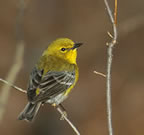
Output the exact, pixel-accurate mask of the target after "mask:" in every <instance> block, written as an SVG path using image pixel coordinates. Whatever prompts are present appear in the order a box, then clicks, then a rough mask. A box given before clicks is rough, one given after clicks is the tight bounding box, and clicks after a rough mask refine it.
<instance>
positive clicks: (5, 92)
mask: <svg viewBox="0 0 144 135" xmlns="http://www.w3.org/2000/svg"><path fill="white" fill-rule="evenodd" d="M19 2H20V3H19V5H18V10H19V11H18V15H17V16H16V41H17V48H16V54H15V59H14V62H13V63H14V64H13V66H12V67H11V69H10V71H9V73H8V75H7V78H6V80H7V81H5V80H3V79H0V81H2V82H4V83H5V84H8V82H10V83H11V85H4V86H3V87H2V90H1V93H0V123H1V122H2V119H3V115H4V112H5V109H6V105H7V102H8V98H9V95H10V86H12V87H14V86H13V85H12V84H13V83H14V82H15V80H16V77H17V75H18V73H19V71H20V69H21V67H22V64H23V55H24V41H23V38H24V37H23V31H22V22H23V15H24V7H25V3H24V0H20V1H19Z"/></svg>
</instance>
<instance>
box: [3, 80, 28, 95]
mask: <svg viewBox="0 0 144 135" xmlns="http://www.w3.org/2000/svg"><path fill="white" fill-rule="evenodd" d="M0 82H3V83H5V84H7V85H9V86H10V87H12V88H14V89H16V90H19V91H20V92H23V93H27V92H26V90H24V89H22V88H19V87H17V86H15V85H13V84H12V83H9V82H8V81H6V80H4V79H2V78H0Z"/></svg>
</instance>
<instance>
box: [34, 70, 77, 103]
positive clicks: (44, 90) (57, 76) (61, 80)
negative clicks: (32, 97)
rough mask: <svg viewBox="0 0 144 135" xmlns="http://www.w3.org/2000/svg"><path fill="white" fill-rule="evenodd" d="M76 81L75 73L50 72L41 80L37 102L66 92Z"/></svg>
mask: <svg viewBox="0 0 144 135" xmlns="http://www.w3.org/2000/svg"><path fill="white" fill-rule="evenodd" d="M74 81H75V71H62V72H56V71H49V72H48V73H47V74H46V75H44V77H43V78H42V80H41V83H40V85H39V89H40V93H39V95H38V96H37V99H36V100H37V101H43V100H46V99H50V98H53V97H55V96H57V95H59V94H60V93H62V92H64V91H66V90H67V89H68V88H69V87H70V86H71V85H73V83H74Z"/></svg>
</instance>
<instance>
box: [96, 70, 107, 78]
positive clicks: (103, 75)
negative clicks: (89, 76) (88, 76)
mask: <svg viewBox="0 0 144 135" xmlns="http://www.w3.org/2000/svg"><path fill="white" fill-rule="evenodd" d="M94 73H95V74H97V75H100V76H102V77H106V75H105V74H103V73H101V72H97V71H94Z"/></svg>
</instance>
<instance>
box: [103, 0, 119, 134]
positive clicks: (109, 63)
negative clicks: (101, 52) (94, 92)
mask: <svg viewBox="0 0 144 135" xmlns="http://www.w3.org/2000/svg"><path fill="white" fill-rule="evenodd" d="M104 3H105V5H106V9H107V12H108V15H109V17H110V21H111V23H112V25H113V38H112V41H111V42H110V43H108V50H107V55H108V59H107V75H106V77H107V78H106V92H107V118H108V131H109V135H113V128H112V105H111V69H112V57H113V53H112V52H113V47H114V45H115V44H116V42H117V26H116V24H117V0H115V10H114V15H113V14H112V11H111V8H110V6H109V4H108V2H107V0H104Z"/></svg>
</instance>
